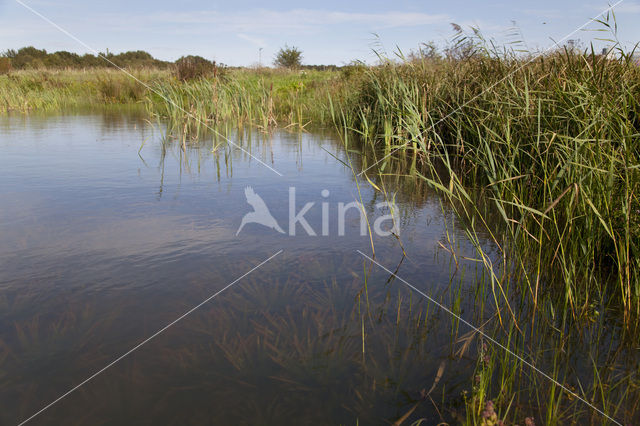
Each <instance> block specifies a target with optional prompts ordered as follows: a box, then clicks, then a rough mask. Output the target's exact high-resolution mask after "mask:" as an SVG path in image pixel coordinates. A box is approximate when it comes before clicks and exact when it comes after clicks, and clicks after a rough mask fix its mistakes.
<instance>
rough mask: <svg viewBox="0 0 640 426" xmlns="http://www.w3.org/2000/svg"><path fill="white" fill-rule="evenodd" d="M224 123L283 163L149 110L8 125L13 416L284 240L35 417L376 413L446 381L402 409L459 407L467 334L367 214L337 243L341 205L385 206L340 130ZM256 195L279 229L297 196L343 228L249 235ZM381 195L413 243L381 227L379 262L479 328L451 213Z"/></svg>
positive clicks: (5, 204) (470, 358) (2, 131)
mask: <svg viewBox="0 0 640 426" xmlns="http://www.w3.org/2000/svg"><path fill="white" fill-rule="evenodd" d="M228 135H229V137H230V139H231V140H233V141H235V142H236V143H237V144H239V145H241V146H242V147H243V148H244V149H245V150H246V151H249V152H251V153H252V155H253V156H255V157H257V158H259V159H260V160H262V161H264V162H265V163H267V164H269V165H270V166H271V167H273V168H275V169H276V170H278V171H279V172H280V173H282V175H283V176H278V175H277V174H275V173H273V172H272V171H271V170H269V169H268V168H266V167H264V166H263V165H261V164H260V163H259V162H258V161H256V160H255V159H253V158H252V157H251V156H249V155H248V154H247V153H246V152H243V151H242V150H240V149H239V148H237V147H233V146H230V145H227V144H225V143H224V141H223V140H222V139H215V138H213V137H207V138H204V139H203V140H201V141H200V142H199V143H195V142H192V141H186V143H185V147H186V150H184V151H183V150H182V149H181V141H179V140H178V141H174V140H171V138H167V137H166V135H164V132H163V130H162V128H161V126H151V125H150V124H149V123H148V122H146V121H145V120H144V119H143V118H142V117H141V116H139V115H136V114H131V113H120V112H117V111H111V112H100V113H90V114H89V113H87V114H76V115H74V114H70V115H62V116H38V115H32V116H28V117H25V116H5V117H1V118H0V182H1V185H0V200H1V204H0V423H1V424H17V423H20V422H21V421H23V420H25V419H27V418H29V417H30V416H32V415H33V414H34V413H36V412H38V411H39V410H40V409H42V408H43V407H45V406H46V405H47V404H49V403H50V402H52V401H54V400H56V399H57V398H58V397H60V396H61V395H63V394H65V392H67V391H69V390H70V389H72V388H73V387H74V386H76V385H78V384H79V383H82V382H83V381H84V380H85V379H87V378H88V377H90V376H92V375H93V374H94V373H96V372H98V371H100V370H101V369H102V368H104V367H105V366H107V365H109V364H110V363H111V362H113V361H114V360H116V359H118V357H119V356H121V355H122V354H124V353H126V352H127V351H129V350H130V349H131V348H133V347H135V346H136V345H138V344H139V343H140V342H143V341H145V339H147V338H148V337H149V336H152V335H153V334H154V333H155V332H157V331H158V330H160V329H162V328H163V327H165V326H166V325H167V324H170V323H171V322H172V321H174V320H175V319H177V318H179V317H180V316H181V315H182V314H184V313H185V312H187V311H189V310H190V309H191V308H193V307H194V306H196V305H198V304H199V303H201V302H202V301H203V300H206V299H207V298H209V297H210V296H211V295H213V294H215V293H216V292H218V291H219V290H221V289H223V288H224V287H226V286H228V285H229V284H230V283H232V282H234V281H235V280H237V279H238V278H239V277H241V276H242V275H244V274H245V273H246V272H247V271H249V270H251V269H252V268H253V267H255V266H256V265H258V264H259V263H261V262H263V261H264V260H265V259H267V258H269V257H270V256H272V255H274V254H275V253H278V252H279V251H280V250H282V253H281V254H280V255H278V256H276V257H275V258H274V259H273V260H271V261H269V262H268V263H266V264H265V265H264V266H262V267H260V268H259V269H257V270H256V271H254V272H253V273H251V274H249V275H248V276H246V277H244V278H243V279H241V280H239V281H238V282H237V283H235V284H233V285H232V286H230V287H229V288H228V289H227V290H225V291H224V292H223V293H221V294H220V295H219V296H216V297H215V298H213V299H212V300H210V301H209V302H208V303H206V304H205V305H203V306H202V307H200V308H199V309H197V310H196V311H194V312H192V313H191V314H189V315H188V316H186V317H185V318H184V319H182V320H181V321H180V322H178V323H176V324H175V325H172V326H171V327H170V328H169V329H167V330H166V331H164V332H163V333H161V334H160V335H158V336H157V337H155V338H154V339H153V340H151V341H148V342H147V343H145V344H144V345H143V346H142V347H140V348H139V349H137V350H136V351H134V352H133V353H131V354H130V355H128V356H127V357H125V358H123V359H122V360H120V361H118V362H117V363H116V364H113V365H112V366H111V367H109V368H108V369H107V370H105V371H103V372H101V373H100V374H99V375H97V376H96V377H95V378H93V379H92V380H90V381H89V382H87V383H85V384H83V385H82V386H81V387H79V388H78V389H77V390H76V391H74V392H72V393H71V394H69V395H68V396H66V397H64V398H63V399H62V400H60V401H58V402H57V403H56V404H55V405H53V406H51V407H50V408H48V409H47V410H45V411H43V412H42V413H40V414H39V415H38V416H37V417H35V418H33V419H32V420H31V421H30V424H43V425H45V424H46V425H48V424H52V425H53V424H65V425H72V424H92V425H94V424H106V425H111V424H113V425H117V424H180V425H184V424H252V425H257V424H291V423H295V424H349V425H355V424H356V423H359V424H370V423H373V424H380V423H385V422H387V421H389V422H393V421H394V420H396V419H397V418H399V417H400V416H402V415H403V414H404V413H406V412H407V411H408V410H410V409H411V408H412V407H413V406H414V405H415V404H416V402H417V401H419V400H420V392H421V391H422V390H429V389H430V388H431V387H432V385H433V384H434V383H435V387H434V390H433V392H432V400H433V401H432V402H430V401H426V402H424V403H421V404H419V405H418V408H417V409H416V410H415V411H414V412H413V414H412V415H411V416H410V418H409V419H410V420H416V419H419V418H426V419H427V423H428V424H433V423H437V422H440V421H455V420H456V417H457V416H460V415H463V413H464V402H463V401H464V400H463V395H465V392H468V391H469V390H470V389H471V386H472V377H473V371H474V368H475V366H476V363H477V357H478V352H477V349H476V345H475V342H474V344H473V345H470V346H468V347H465V350H463V351H462V352H460V347H461V344H460V340H459V337H460V336H461V335H463V334H464V333H466V332H467V331H468V330H461V329H460V327H459V324H458V323H457V322H455V321H453V320H452V318H451V317H450V315H448V314H447V313H446V312H443V311H441V310H438V308H437V307H435V306H433V305H429V304H428V303H426V301H425V300H424V299H423V298H422V297H421V296H419V295H417V294H416V293H412V292H411V291H410V290H409V289H408V288H407V287H406V286H405V285H403V284H402V283H401V282H398V280H394V279H393V277H392V276H391V275H390V274H389V273H388V272H386V271H384V270H382V269H380V268H378V267H376V266H375V265H372V264H371V263H370V262H367V261H366V259H364V258H363V257H362V256H361V255H360V254H359V253H358V252H357V251H358V250H361V251H363V252H364V253H366V254H368V255H371V254H372V244H371V241H370V239H369V236H361V235H360V232H359V221H358V216H357V214H355V213H353V212H352V213H351V214H350V215H349V216H347V219H348V220H347V223H346V235H345V236H339V235H337V233H338V232H337V231H338V229H337V220H335V219H336V218H337V205H338V203H339V202H343V203H349V202H351V201H354V200H360V199H361V200H362V202H363V203H364V205H365V206H366V208H367V211H368V213H369V215H370V217H372V218H374V217H376V214H379V213H380V212H379V211H377V210H376V208H375V204H376V203H377V202H379V201H384V199H385V198H384V196H383V195H382V194H381V193H380V192H378V191H376V190H375V189H374V188H372V187H371V186H370V185H368V184H367V183H366V181H365V182H359V186H358V184H357V182H356V181H355V179H354V176H353V173H352V171H351V170H350V169H349V168H347V167H345V165H344V164H343V163H342V162H340V161H338V159H340V160H342V161H347V160H348V159H347V157H346V155H345V150H344V146H343V144H342V142H341V140H340V139H339V138H337V137H336V136H335V135H334V134H333V133H331V132H328V131H324V132H323V131H316V132H313V133H290V132H285V131H280V132H275V133H273V134H271V135H265V134H262V133H260V132H256V131H251V130H250V129H244V131H237V130H230V131H229V133H228ZM334 156H336V157H337V158H338V159H336V158H335V157H334ZM352 160H353V161H357V160H356V159H352ZM248 186H251V187H252V188H253V190H254V191H255V192H256V193H257V194H259V195H260V196H261V197H262V198H263V199H264V201H265V202H266V204H267V205H268V206H269V208H270V209H271V212H272V213H273V216H274V217H275V218H276V220H278V222H279V223H280V224H281V226H283V227H284V228H285V229H286V226H287V218H288V214H289V212H288V209H289V207H288V194H289V188H291V187H295V189H296V197H297V200H296V201H297V205H298V209H300V208H301V207H302V205H303V204H305V203H307V202H315V203H316V204H315V206H314V207H313V208H312V209H311V210H310V212H309V213H308V214H307V215H306V218H307V220H308V222H309V224H310V225H311V226H312V228H314V230H315V231H316V232H317V233H318V234H320V232H321V224H322V215H323V212H322V209H321V207H320V203H322V202H326V203H328V204H329V208H328V212H329V218H330V228H329V230H330V232H329V234H330V235H328V236H315V237H312V236H308V235H306V233H305V232H304V230H303V229H302V228H301V227H298V228H297V235H296V236H295V237H293V236H290V235H283V234H279V233H277V232H275V231H274V230H272V229H268V228H265V227H262V226H260V225H256V224H250V225H247V226H246V227H245V228H244V229H243V230H242V232H241V233H240V234H239V235H236V231H237V229H238V226H239V225H240V221H241V219H242V217H243V215H244V214H245V213H248V212H249V211H251V208H250V207H249V205H248V204H247V202H246V199H245V194H244V191H245V188H246V187H248ZM386 189H387V190H388V192H389V194H391V196H393V197H394V198H395V200H396V203H397V205H398V209H399V211H400V223H399V226H400V240H398V239H397V238H395V237H393V236H388V237H375V238H374V241H373V246H374V248H375V255H376V259H377V260H378V261H379V262H380V263H382V264H384V265H385V266H387V267H388V268H390V269H391V270H393V271H397V273H398V274H399V275H400V276H402V277H403V278H404V279H406V280H407V281H408V282H410V283H411V284H413V285H415V286H416V287H417V288H419V289H420V290H421V291H424V292H425V293H427V294H429V295H431V296H432V297H434V298H435V299H437V300H440V301H442V302H443V303H444V304H446V305H447V306H451V307H452V308H453V309H455V310H456V311H457V312H460V313H462V314H464V316H465V318H467V319H468V320H470V321H473V322H476V323H481V321H482V320H484V319H485V318H486V317H487V315H488V314H487V312H484V311H482V310H481V309H477V308H476V306H478V303H477V300H478V297H479V296H478V294H477V293H476V287H475V286H474V285H473V284H474V283H475V282H476V280H477V279H478V277H479V276H481V271H480V269H481V268H480V267H479V266H478V264H477V263H476V262H467V261H461V262H462V263H463V264H462V265H460V267H459V268H458V269H456V268H455V264H454V263H453V262H452V259H451V257H450V256H449V255H448V253H447V252H446V251H445V250H443V249H442V247H443V246H445V247H446V246H447V245H449V244H455V246H456V249H457V250H459V251H460V253H469V256H472V254H471V253H472V250H471V247H470V246H469V244H468V243H467V242H466V240H465V238H464V235H463V234H462V233H460V232H458V231H456V230H454V229H452V228H451V225H453V224H454V221H453V220H452V217H451V216H452V215H451V213H450V212H448V211H447V210H446V209H443V208H442V206H441V204H440V201H439V199H438V198H437V197H435V196H434V194H433V193H431V192H430V191H429V190H427V189H426V188H425V187H424V185H420V184H419V183H418V182H415V181H411V180H409V181H403V182H402V183H397V182H396V183H394V182H390V183H389V184H388V186H387V187H386ZM323 190H329V193H330V195H329V196H328V197H322V196H321V193H322V191H323ZM400 241H401V243H400ZM401 244H402V245H401ZM403 248H404V250H405V251H406V253H407V254H408V256H407V257H403V250H402V249H403ZM487 249H488V250H490V249H491V247H490V246H489V245H487ZM480 297H484V296H480ZM463 346H464V345H463ZM440 376H441V377H440Z"/></svg>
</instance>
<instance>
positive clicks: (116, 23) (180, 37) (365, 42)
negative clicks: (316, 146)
mask: <svg viewBox="0 0 640 426" xmlns="http://www.w3.org/2000/svg"><path fill="white" fill-rule="evenodd" d="M21 1H23V2H24V3H26V4H28V5H29V6H31V7H32V8H34V9H35V10H37V11H38V12H40V13H41V14H42V15H44V16H46V17H48V18H49V19H51V20H52V21H54V22H56V23H57V24H58V25H60V26H61V27H63V28H65V29H66V30H68V31H69V32H70V33H72V34H73V35H75V36H76V37H77V38H79V39H80V40H82V41H83V42H85V43H86V44H87V45H89V46H91V47H92V48H95V49H96V50H99V51H104V50H105V49H107V48H108V49H109V50H110V51H113V52H119V51H124V50H138V49H141V50H146V51H148V52H150V53H151V54H153V55H154V56H155V57H158V58H161V59H166V60H175V59H177V58H178V57H180V56H182V55H184V54H196V55H201V56H204V57H207V58H209V59H214V60H217V61H219V62H223V63H226V64H229V65H252V64H255V63H257V62H258V58H259V49H260V48H262V49H263V50H262V61H263V63H270V62H271V61H272V59H273V56H274V54H275V52H276V51H277V50H278V49H279V48H280V47H281V46H283V45H284V44H285V43H288V44H289V45H294V46H298V47H299V48H301V49H302V50H303V52H304V63H307V64H338V65H341V64H344V63H347V62H349V61H351V60H354V59H359V60H365V61H368V62H373V61H375V56H374V55H373V52H372V49H373V48H378V49H379V48H381V47H384V48H385V49H386V50H387V52H392V51H393V50H394V49H395V48H396V47H399V48H401V49H402V50H404V51H408V50H410V49H415V48H416V47H418V46H419V45H420V43H422V42H427V41H434V42H436V43H437V44H444V43H445V42H446V40H448V39H450V38H451V36H452V34H453V32H452V30H451V26H450V23H451V22H455V23H457V24H459V25H462V26H463V27H469V26H476V27H478V28H479V29H480V30H481V31H482V32H483V33H484V34H485V36H486V37H488V38H495V39H496V40H497V41H498V42H499V43H502V42H505V41H508V40H510V37H509V35H508V34H509V33H510V29H512V28H513V22H514V21H515V23H516V24H517V26H518V27H519V29H520V31H521V34H522V39H523V40H524V41H525V42H526V45H527V46H528V48H529V49H545V48H548V47H549V46H552V45H553V41H552V40H560V39H562V38H563V37H565V36H566V35H568V34H569V33H571V32H572V31H574V30H575V29H577V28H578V27H580V26H582V25H584V24H585V23H586V22H587V21H588V20H589V19H590V18H593V17H594V16H596V15H598V14H599V13H600V12H601V11H603V10H604V9H606V8H607V7H608V6H609V4H613V3H615V1H610V2H606V1H599V0H586V1H575V0H569V1H549V0H538V1H516V2H513V1H485V2H480V1H469V0H467V1H462V0H453V1H438V2H435V1H412V0H399V1H397V2H391V1H388V0H387V1H379V0H368V1H364V0H355V1H350V2H346V1H334V0H328V1H325V2H313V3H311V2H301V1H295V2H294V1H278V2H264V1H256V0H234V1H224V2H218V1H206V0H181V1H177V2H176V1H171V2H170V1H165V0H156V1H124V0H112V1H100V2H97V1H91V0H87V1H79V0H57V1H48V0H21ZM615 12H616V17H617V22H618V27H619V33H618V37H619V39H620V40H621V41H622V42H623V43H625V44H626V45H627V46H631V45H633V44H634V43H636V42H638V41H640V25H638V21H639V20H640V0H636V1H633V0H624V1H623V2H622V3H621V4H620V5H619V6H617V7H616V9H615ZM600 27H601V26H599V25H598V24H595V23H592V24H591V25H589V26H588V29H590V30H594V29H597V28H600ZM374 34H377V35H378V37H379V38H378V39H377V40H376V37H375V36H374ZM596 37H609V35H608V34H606V33H601V32H595V31H581V32H579V33H578V34H576V35H574V36H573V37H572V38H580V39H581V40H583V41H585V42H588V41H589V40H592V39H594V38H596ZM511 40H513V39H512V38H511ZM596 43H597V45H598V46H601V45H603V44H604V43H603V42H598V41H596ZM28 45H33V46H35V47H38V48H44V49H47V50H48V51H55V50H69V51H73V52H78V53H85V52H87V51H88V50H87V49H86V48H85V47H84V46H82V45H80V44H78V43H77V42H76V41H74V40H72V39H70V38H69V37H68V36H67V35H65V34H63V33H61V32H60V31H58V30H57V29H55V28H54V27H52V26H50V24H48V23H46V22H45V21H43V20H42V19H41V18H39V17H38V16H35V15H34V14H32V13H31V12H30V11H28V10H27V9H25V8H24V7H23V6H21V5H20V4H19V3H17V2H16V1H15V0H0V49H1V50H5V49H8V48H18V47H22V46H28Z"/></svg>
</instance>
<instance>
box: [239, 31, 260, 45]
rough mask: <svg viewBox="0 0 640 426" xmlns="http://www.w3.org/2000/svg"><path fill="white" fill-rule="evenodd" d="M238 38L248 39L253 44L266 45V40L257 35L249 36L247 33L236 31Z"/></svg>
mask: <svg viewBox="0 0 640 426" xmlns="http://www.w3.org/2000/svg"><path fill="white" fill-rule="evenodd" d="M237 35H238V37H239V38H241V39H243V40H245V41H248V42H249V43H251V44H255V45H256V46H258V47H267V42H266V41H264V39H261V38H259V37H254V36H250V35H248V34H244V33H238V34H237Z"/></svg>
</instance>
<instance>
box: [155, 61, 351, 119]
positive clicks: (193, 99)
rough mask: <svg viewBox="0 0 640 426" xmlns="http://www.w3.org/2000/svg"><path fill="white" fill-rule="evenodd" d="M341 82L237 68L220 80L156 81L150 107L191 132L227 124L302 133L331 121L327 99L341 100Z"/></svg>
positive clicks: (336, 77)
mask: <svg viewBox="0 0 640 426" xmlns="http://www.w3.org/2000/svg"><path fill="white" fill-rule="evenodd" d="M343 81H344V80H343V79H342V78H341V74H340V73H339V72H335V71H314V70H305V71H289V70H280V69H277V70H272V69H261V70H234V71H232V72H228V73H226V75H224V76H222V77H219V78H201V79H196V80H192V81H188V82H178V81H175V80H165V81H158V82H157V83H156V84H155V85H154V86H153V88H152V89H153V90H152V91H150V92H149V94H148V106H149V110H150V112H151V113H152V114H154V115H155V116H156V117H158V118H160V119H168V120H169V122H170V125H171V124H173V125H174V127H175V128H177V129H182V128H185V124H186V128H188V129H189V130H190V131H198V130H202V129H203V128H206V127H207V126H213V125H216V123H220V122H223V121H234V122H236V123H238V124H239V125H256V126H258V127H260V128H262V129H263V130H268V129H272V128H274V127H276V126H286V127H294V128H297V129H304V128H305V127H306V126H307V125H308V124H309V123H310V122H312V121H313V122H316V123H325V124H326V123H331V121H330V115H329V104H328V99H329V95H330V94H331V95H333V96H334V97H336V96H337V97H341V96H342V95H341V93H340V91H341V90H345V89H344V84H343Z"/></svg>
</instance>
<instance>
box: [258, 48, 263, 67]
mask: <svg viewBox="0 0 640 426" xmlns="http://www.w3.org/2000/svg"><path fill="white" fill-rule="evenodd" d="M262 49H263V48H262V47H261V48H260V49H258V68H262Z"/></svg>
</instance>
